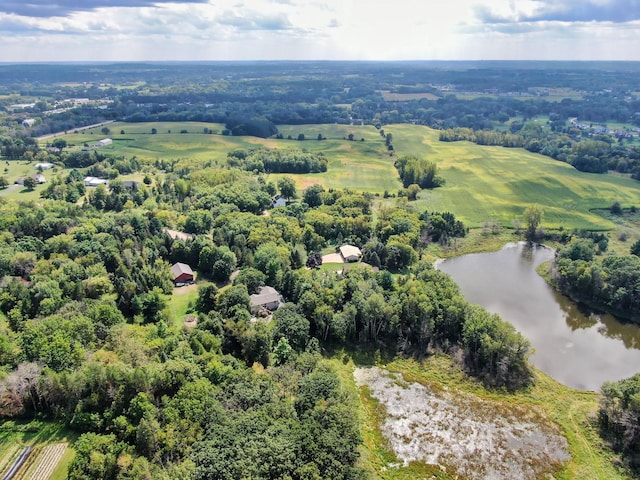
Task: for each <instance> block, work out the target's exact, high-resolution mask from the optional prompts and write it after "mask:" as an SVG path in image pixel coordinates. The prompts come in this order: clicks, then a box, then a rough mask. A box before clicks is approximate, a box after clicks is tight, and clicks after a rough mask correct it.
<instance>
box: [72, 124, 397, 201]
mask: <svg viewBox="0 0 640 480" xmlns="http://www.w3.org/2000/svg"><path fill="white" fill-rule="evenodd" d="M152 128H156V130H157V134H155V135H154V134H151V129H152ZM204 128H209V129H210V130H213V131H218V132H221V131H222V129H223V128H224V126H223V125H219V124H207V123H198V122H182V123H178V122H175V123H172V122H168V123H131V124H130V123H113V124H110V125H109V129H110V130H111V132H110V133H109V137H110V138H112V139H113V143H112V144H111V145H110V146H108V147H104V148H102V149H101V151H102V152H104V153H109V154H115V155H124V156H126V157H131V156H136V157H137V158H138V159H139V160H141V161H143V162H147V163H152V162H155V161H156V160H179V161H180V162H181V163H183V164H186V165H190V166H192V167H196V168H197V167H201V166H202V165H204V164H206V163H209V164H215V163H217V162H224V161H225V159H226V156H227V153H228V152H229V151H231V150H235V149H239V148H256V147H259V146H265V147H269V148H283V149H284V148H299V149H305V150H308V151H310V152H323V153H324V154H325V155H326V156H327V158H328V159H329V165H328V171H327V172H326V173H319V174H311V175H295V176H294V178H295V179H296V182H297V184H298V188H306V187H308V186H309V185H312V184H314V183H320V184H322V185H324V186H325V187H327V188H340V189H342V188H349V189H352V190H356V191H370V192H374V193H383V192H384V191H385V190H388V191H391V192H395V191H397V190H398V189H399V188H401V184H400V181H399V179H398V176H397V173H396V170H395V168H394V167H393V158H391V157H390V156H389V155H388V153H387V151H386V148H385V146H384V139H383V138H382V137H381V136H380V134H379V133H378V131H377V130H376V129H375V128H374V127H372V126H351V125H333V124H331V125H295V126H289V125H283V126H281V127H279V131H280V133H282V134H283V135H284V139H283V140H276V139H272V138H270V139H261V138H255V137H232V136H223V135H216V134H210V135H206V134H204V133H203V131H204ZM122 130H124V132H125V133H124V134H121V133H120V132H121V131H122ZM182 130H186V131H187V132H188V133H180V132H181V131H182ZM169 132H171V133H169ZM300 133H302V134H304V135H305V138H306V140H305V141H298V140H296V139H297V138H298V135H299V134H300ZM350 133H353V134H354V138H355V139H356V141H348V140H346V138H347V137H348V135H349V134H350ZM318 134H321V135H322V136H323V137H325V138H326V140H322V141H318V140H317V138H318ZM289 135H291V137H292V138H293V140H288V139H287V137H288V136H289ZM61 138H64V139H65V140H66V141H67V143H68V144H69V145H73V147H70V148H72V149H81V148H82V147H83V146H84V144H89V145H91V144H92V143H94V142H96V141H97V140H100V139H102V138H105V134H103V133H102V132H101V129H100V128H97V127H96V128H93V129H87V130H85V131H78V133H69V134H66V135H64V136H62V137H61ZM361 139H364V141H361ZM278 177H279V176H278V175H272V176H271V178H270V179H273V180H277V179H278Z"/></svg>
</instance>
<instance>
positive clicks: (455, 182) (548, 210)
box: [385, 125, 640, 230]
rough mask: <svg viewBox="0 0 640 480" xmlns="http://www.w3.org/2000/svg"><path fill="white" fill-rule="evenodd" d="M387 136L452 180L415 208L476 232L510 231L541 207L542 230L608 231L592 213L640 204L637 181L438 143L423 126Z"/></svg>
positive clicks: (529, 156) (517, 153) (499, 150)
mask: <svg viewBox="0 0 640 480" xmlns="http://www.w3.org/2000/svg"><path fill="white" fill-rule="evenodd" d="M385 131H389V132H392V133H393V136H394V144H395V145H396V151H397V152H398V154H399V155H402V154H416V155H419V156H422V157H425V158H427V159H430V160H432V161H434V162H436V164H437V165H438V167H439V173H440V175H442V177H444V179H445V180H446V185H445V186H444V187H441V188H437V189H434V190H428V191H423V192H421V193H420V194H419V197H418V200H417V201H416V202H413V205H414V206H415V208H417V209H418V210H419V211H422V210H424V209H429V210H435V211H450V212H453V213H455V215H456V216H457V217H459V218H460V219H461V220H462V221H464V222H465V223H466V224H467V225H468V226H470V227H480V226H481V225H482V224H483V223H484V222H485V221H487V220H489V219H497V220H498V221H499V222H500V223H501V224H502V225H504V226H509V225H511V224H512V222H513V221H514V220H521V221H522V220H523V212H524V210H525V209H526V207H527V206H528V205H530V204H532V203H538V204H540V205H541V206H542V208H543V210H544V219H543V227H544V228H547V229H549V228H552V229H558V228H561V227H563V228H565V229H566V228H582V229H590V230H610V229H612V228H614V224H613V223H612V222H611V221H610V220H608V219H606V218H603V217H602V216H600V215H598V214H596V213H594V212H593V211H592V210H593V209H602V208H608V207H609V206H611V204H612V203H614V202H615V201H620V202H621V203H622V204H623V205H638V204H640V188H638V182H637V181H636V180H632V179H631V178H628V177H622V176H617V175H598V174H591V173H584V172H579V171H577V170H575V169H574V168H573V167H571V166H570V165H568V164H566V163H563V162H559V161H556V160H553V159H551V158H547V157H544V156H542V155H537V154H533V153H530V152H527V151H525V150H523V149H508V148H503V147H487V146H479V145H475V144H472V143H470V142H455V143H445V142H440V141H439V140H438V132H437V131H436V130H431V129H429V128H426V127H421V126H415V125H389V126H387V127H385Z"/></svg>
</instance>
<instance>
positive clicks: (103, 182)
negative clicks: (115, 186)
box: [84, 177, 109, 187]
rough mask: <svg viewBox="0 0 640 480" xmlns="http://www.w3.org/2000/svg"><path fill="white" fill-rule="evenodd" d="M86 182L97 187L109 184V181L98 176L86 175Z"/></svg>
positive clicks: (89, 185)
mask: <svg viewBox="0 0 640 480" xmlns="http://www.w3.org/2000/svg"><path fill="white" fill-rule="evenodd" d="M84 184H85V186H87V187H97V186H98V185H108V184H109V181H108V180H105V179H104V178H98V177H84Z"/></svg>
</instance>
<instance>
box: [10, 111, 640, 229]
mask: <svg viewBox="0 0 640 480" xmlns="http://www.w3.org/2000/svg"><path fill="white" fill-rule="evenodd" d="M109 128H110V133H109V134H108V136H109V137H110V138H112V139H113V144H112V145H110V146H108V147H105V148H103V149H102V151H104V152H105V153H112V154H116V155H124V156H127V157H129V156H134V155H135V156H136V157H137V158H138V159H139V160H140V161H142V162H143V163H148V164H150V163H154V162H155V161H156V160H177V161H179V162H180V164H183V165H185V166H189V167H191V168H202V167H204V166H206V165H215V164H222V163H224V161H225V158H226V155H227V153H228V152H229V151H231V150H235V149H239V148H244V149H247V148H257V147H260V146H266V147H269V148H300V149H305V150H308V151H311V152H323V153H324V154H325V155H326V156H327V158H328V160H329V164H328V170H327V172H325V173H317V174H308V175H294V178H295V180H296V183H297V186H298V188H299V189H304V188H306V187H308V186H310V185H312V184H314V183H319V184H322V185H323V186H324V187H325V188H337V189H342V188H347V189H351V190H354V191H361V192H371V193H373V194H379V195H380V194H383V193H384V192H385V191H387V192H389V193H390V194H396V193H397V192H398V191H399V190H400V189H401V183H400V180H399V178H398V174H397V172H396V170H395V168H394V166H393V162H394V160H395V158H396V157H397V156H400V155H405V154H415V155H417V156H419V157H424V158H427V159H429V160H431V161H434V162H435V163H436V164H437V165H438V168H439V173H440V175H441V176H442V177H444V179H445V181H446V184H445V186H444V187H442V188H437V189H434V190H428V191H426V190H425V191H423V192H421V193H420V194H419V196H418V200H417V201H416V202H412V203H411V205H413V207H414V208H415V209H417V210H419V211H422V210H425V209H428V210H431V211H451V212H453V213H455V215H456V216H457V217H459V218H460V219H461V220H463V221H464V222H465V223H466V224H467V225H468V226H470V227H471V228H478V227H481V226H482V225H483V224H484V223H485V222H487V221H493V222H495V221H497V222H499V223H500V224H501V225H502V226H504V227H512V226H513V225H514V224H517V223H518V222H522V221H523V220H524V218H523V212H524V210H525V209H526V207H527V206H528V205H530V204H533V203H538V204H539V205H541V206H542V208H543V210H544V219H543V227H545V228H547V229H562V228H564V229H573V228H580V229H591V230H611V229H613V228H614V227H615V225H614V223H613V222H612V221H611V220H609V219H607V218H603V217H602V216H601V215H599V214H598V213H596V212H593V210H594V209H606V208H609V207H610V206H611V205H612V204H613V203H614V202H616V201H619V202H620V203H621V204H622V205H623V206H624V207H630V206H640V183H638V182H637V181H635V180H632V179H630V178H629V177H626V176H620V175H601V174H590V173H584V172H579V171H577V170H576V169H574V168H573V167H571V166H570V165H568V164H565V163H562V162H559V161H556V160H553V159H550V158H548V157H544V156H542V155H537V154H533V153H530V152H527V151H526V150H524V149H508V148H503V147H492V146H480V145H475V144H472V143H470V142H455V143H446V142H440V141H439V140H438V135H439V132H438V131H437V130H433V129H430V128H428V127H423V126H417V125H407V124H402V125H386V126H385V127H384V130H385V131H386V132H387V133H392V134H393V145H394V147H395V151H394V153H393V156H392V155H390V154H389V152H388V151H387V150H386V148H385V145H384V139H383V137H382V136H381V135H380V133H379V132H378V130H376V129H375V127H373V126H370V125H362V126H356V125H337V124H323V125H282V126H279V132H280V133H281V134H282V135H283V136H284V139H282V140H278V139H274V138H269V139H261V138H255V137H233V136H223V135H221V134H220V132H222V129H223V128H224V126H223V125H221V124H207V123H199V122H167V123H113V124H110V125H109ZM153 128H155V129H156V131H157V133H156V134H152V133H151V130H152V129H153ZM205 129H208V130H209V131H213V132H217V133H213V134H205V133H204V131H205ZM122 131H124V133H121V132H122ZM182 131H186V132H187V133H180V132H182ZM300 134H303V135H304V138H305V140H304V141H299V140H297V138H298V136H299V135H300ZM349 134H353V138H354V140H353V141H349V140H347V138H348V136H349ZM318 135H321V136H322V137H323V138H325V140H318V139H317V138H318ZM104 137H105V134H104V133H102V132H101V129H100V128H93V129H87V130H85V131H79V132H78V133H69V134H67V135H64V136H63V137H62V138H64V139H65V140H67V142H68V143H69V145H74V146H73V147H69V148H71V149H73V148H78V149H79V148H81V147H82V146H83V145H84V144H91V143H93V142H94V141H97V140H99V139H101V138H104ZM288 138H291V139H288ZM12 163H13V162H12ZM279 177H280V175H270V176H269V180H274V181H277V179H278V178H279Z"/></svg>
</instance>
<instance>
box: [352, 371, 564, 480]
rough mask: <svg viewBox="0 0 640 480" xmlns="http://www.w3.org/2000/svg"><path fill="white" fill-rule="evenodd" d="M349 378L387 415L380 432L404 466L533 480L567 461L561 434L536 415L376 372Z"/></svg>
mask: <svg viewBox="0 0 640 480" xmlns="http://www.w3.org/2000/svg"><path fill="white" fill-rule="evenodd" d="M354 376H355V380H356V383H357V384H358V386H360V387H364V386H366V387H368V389H369V391H370V394H371V396H372V397H373V398H374V399H376V400H377V401H378V402H380V404H381V405H382V406H383V407H384V408H385V410H386V419H385V420H384V422H383V424H382V425H380V429H381V431H382V434H383V436H384V437H385V439H386V440H387V441H388V442H389V446H390V447H391V449H392V450H393V451H394V453H395V454H396V456H397V458H398V460H400V461H401V462H403V463H404V464H405V465H408V464H409V463H410V462H424V463H427V464H431V465H440V466H443V467H448V468H451V469H453V470H455V471H456V472H457V473H458V474H459V475H461V476H462V477H464V478H469V479H489V480H502V479H505V480H506V479H514V478H517V479H532V480H533V479H537V478H545V477H546V476H550V475H552V474H553V472H554V471H555V470H556V469H558V468H559V467H560V466H561V465H562V463H564V462H566V461H568V460H569V459H570V456H569V453H568V445H567V441H566V439H565V438H564V437H563V436H562V435H561V434H560V431H559V429H558V427H557V426H556V425H554V424H552V423H551V422H549V421H548V420H546V418H545V417H544V416H543V415H542V414H541V413H539V412H537V411H535V410H533V409H525V408H519V407H514V406H507V405H505V404H502V403H499V402H493V401H489V400H483V399H481V398H479V397H476V396H474V395H470V394H466V393H463V392H458V391H455V392H454V391H452V390H447V389H444V390H434V389H431V388H429V387H426V386H424V385H422V384H419V383H413V382H407V381H405V380H404V379H403V377H402V376H401V375H400V374H397V373H392V372H389V371H387V370H383V369H380V368H377V367H372V368H358V369H356V371H355V372H354ZM550 478H552V477H550Z"/></svg>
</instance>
